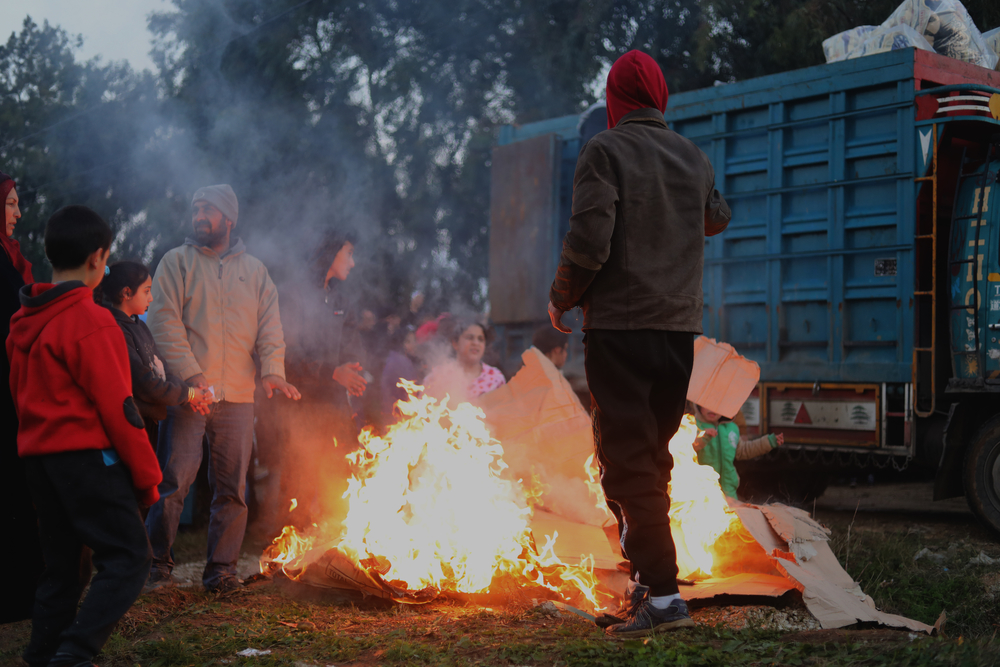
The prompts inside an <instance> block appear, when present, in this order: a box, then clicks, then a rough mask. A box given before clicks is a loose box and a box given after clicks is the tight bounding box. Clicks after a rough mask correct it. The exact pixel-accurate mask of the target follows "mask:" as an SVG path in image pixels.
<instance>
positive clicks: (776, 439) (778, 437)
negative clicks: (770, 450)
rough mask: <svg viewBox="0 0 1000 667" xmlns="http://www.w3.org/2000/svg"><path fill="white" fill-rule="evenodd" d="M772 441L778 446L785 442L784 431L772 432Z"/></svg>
mask: <svg viewBox="0 0 1000 667" xmlns="http://www.w3.org/2000/svg"><path fill="white" fill-rule="evenodd" d="M774 442H775V444H776V445H777V446H778V447H781V446H782V445H783V444H785V434H784V433H775V434H774Z"/></svg>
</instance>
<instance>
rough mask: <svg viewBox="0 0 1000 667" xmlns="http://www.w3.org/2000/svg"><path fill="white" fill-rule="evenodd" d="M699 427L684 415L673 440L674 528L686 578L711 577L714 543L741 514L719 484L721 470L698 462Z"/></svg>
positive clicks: (671, 489)
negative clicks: (716, 470)
mask: <svg viewBox="0 0 1000 667" xmlns="http://www.w3.org/2000/svg"><path fill="white" fill-rule="evenodd" d="M697 437H698V427H697V425H696V424H695V421H694V417H693V416H692V415H684V419H683V420H682V421H681V426H680V428H679V429H677V433H676V435H674V437H673V438H671V440H670V454H671V455H672V456H673V457H674V469H673V472H672V473H671V475H670V486H669V487H668V488H669V493H670V531H671V533H672V534H673V537H674V544H675V546H676V547H677V568H678V570H679V573H678V576H679V577H680V578H682V579H692V578H695V579H697V578H704V577H708V576H711V574H712V570H713V568H714V567H715V566H716V561H715V558H716V556H715V554H714V550H713V546H714V545H715V543H716V541H717V540H718V539H719V538H720V537H722V535H723V534H724V533H726V531H728V530H730V528H732V527H735V526H738V525H739V517H737V516H736V513H735V512H733V511H732V510H731V509H730V508H729V502H728V501H727V500H726V496H725V494H723V493H722V487H721V486H719V473H717V472H715V470H714V469H712V468H711V467H710V466H704V465H701V464H699V463H698V455H697V454H696V453H695V451H694V441H695V439H696V438H697Z"/></svg>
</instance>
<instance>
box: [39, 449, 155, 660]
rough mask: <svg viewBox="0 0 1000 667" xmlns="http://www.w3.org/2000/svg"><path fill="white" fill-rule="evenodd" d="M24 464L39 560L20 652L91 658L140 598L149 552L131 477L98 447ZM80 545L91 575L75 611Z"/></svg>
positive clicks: (79, 586) (41, 657)
mask: <svg viewBox="0 0 1000 667" xmlns="http://www.w3.org/2000/svg"><path fill="white" fill-rule="evenodd" d="M24 463H25V469H26V473H27V477H28V486H29V487H30V489H31V495H32V498H33V499H34V501H35V508H36V509H37V511H38V524H39V532H40V533H41V540H42V554H43V556H44V559H45V571H44V573H43V574H42V578H41V580H40V581H39V583H38V590H37V592H36V594H35V610H34V614H33V616H32V625H31V643H30V644H29V645H28V650H27V651H26V652H25V654H24V659H25V660H26V661H27V662H28V663H29V664H31V665H36V664H45V663H46V662H47V661H48V660H49V659H50V658H51V657H52V656H53V655H54V654H55V653H56V652H60V653H70V654H73V655H75V656H79V657H80V658H81V659H90V658H93V656H94V655H96V654H97V652H98V651H100V650H101V647H102V646H104V642H106V641H107V640H108V637H110V636H111V632H112V631H113V630H114V627H115V624H116V623H117V622H118V620H119V619H120V618H121V617H122V616H124V615H125V612H127V611H128V610H129V607H131V606H132V603H133V602H135V599H136V598H137V597H139V593H140V592H141V591H142V587H143V584H145V582H146V577H147V576H148V575H149V566H150V563H151V562H152V559H153V552H152V550H151V549H150V547H149V540H148V539H147V537H146V529H145V527H144V526H143V523H142V519H141V518H140V517H139V505H138V503H137V502H136V499H135V495H134V493H133V490H132V478H131V476H130V475H129V471H128V469H127V468H126V467H125V464H124V463H122V462H121V461H119V462H117V463H115V464H113V465H110V466H107V465H105V464H104V457H103V455H102V454H101V452H100V451H97V450H84V451H79V452H63V453H59V454H46V455H42V456H32V457H26V458H25V459H24ZM84 544H86V545H87V546H89V547H90V548H91V549H92V550H93V563H94V566H95V567H96V568H97V574H96V575H95V576H94V578H93V580H92V581H91V584H90V591H89V592H88V593H87V597H86V598H85V599H84V601H83V605H82V606H81V607H80V609H79V612H78V611H77V605H78V604H79V602H80V595H81V594H82V593H83V584H82V583H81V581H80V551H81V549H82V548H83V545H84Z"/></svg>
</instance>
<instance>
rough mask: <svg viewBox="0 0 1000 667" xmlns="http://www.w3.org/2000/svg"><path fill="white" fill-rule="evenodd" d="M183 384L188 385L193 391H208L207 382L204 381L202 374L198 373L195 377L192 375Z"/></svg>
mask: <svg viewBox="0 0 1000 667" xmlns="http://www.w3.org/2000/svg"><path fill="white" fill-rule="evenodd" d="M185 382H187V383H188V385H190V386H192V387H194V388H195V389H208V380H206V379H205V376H204V374H202V373H198V374H197V375H192V376H191V377H189V378H188V379H187V380H185Z"/></svg>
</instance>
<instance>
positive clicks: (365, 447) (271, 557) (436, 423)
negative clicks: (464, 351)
mask: <svg viewBox="0 0 1000 667" xmlns="http://www.w3.org/2000/svg"><path fill="white" fill-rule="evenodd" d="M400 386H401V387H403V388H404V389H406V391H407V393H408V394H409V400H407V401H400V402H398V403H397V404H396V409H397V410H398V411H399V413H400V414H401V416H402V419H401V421H400V422H398V423H396V424H394V425H392V426H390V427H389V429H388V431H387V432H386V433H385V435H382V436H378V435H375V434H374V433H373V432H372V431H370V430H366V431H365V432H363V433H362V434H361V437H360V438H359V440H360V444H361V447H360V448H359V449H357V450H356V451H354V452H352V453H350V454H348V455H347V458H348V460H349V462H350V463H351V465H352V468H353V475H352V477H351V479H349V480H348V489H347V492H346V493H345V494H344V497H345V498H346V499H347V501H348V505H349V509H348V513H347V517H346V518H345V519H344V522H343V526H342V528H343V533H342V535H341V537H340V539H339V541H335V543H334V546H335V547H336V548H338V549H339V550H340V551H341V552H343V553H344V554H346V555H347V556H348V557H349V558H350V559H351V560H352V561H353V562H355V563H358V564H364V563H374V562H378V563H379V564H380V568H379V571H378V573H379V575H380V576H381V578H382V579H383V580H385V581H390V582H392V584H393V585H394V586H396V587H399V588H405V589H407V590H410V591H419V590H422V589H436V590H440V591H454V592H461V593H482V592H487V591H488V590H489V587H490V585H491V583H492V582H493V580H494V578H495V577H496V576H498V575H504V574H507V575H513V576H516V577H520V578H523V579H526V580H527V581H531V582H534V583H536V584H538V585H541V586H544V587H546V588H548V589H549V590H552V591H554V592H557V593H559V594H560V595H561V596H563V597H564V598H566V599H570V598H572V597H576V596H578V595H580V596H582V597H583V598H584V599H586V600H587V601H588V602H589V603H590V604H591V606H592V607H593V608H595V609H597V608H599V607H600V605H599V604H598V596H597V593H596V591H595V589H596V586H597V579H596V578H595V577H594V574H593V558H592V557H591V558H588V557H581V564H580V565H570V564H567V563H564V562H562V561H561V560H560V559H559V558H558V557H557V556H556V554H555V550H554V544H555V538H556V536H555V535H552V536H545V543H544V545H543V546H542V547H541V548H540V549H538V548H537V546H536V544H535V541H534V539H533V537H532V534H531V528H530V519H531V515H532V504H533V503H537V500H538V496H539V495H540V493H541V492H542V489H543V484H542V482H541V480H540V479H539V478H538V476H537V475H535V476H534V477H533V480H532V481H531V483H529V485H527V486H528V488H527V489H526V488H525V485H523V484H522V483H521V482H520V481H519V480H513V479H510V476H509V474H505V472H506V470H507V464H506V463H505V462H504V460H503V447H502V446H501V444H500V443H499V442H498V441H497V440H495V439H493V438H492V437H491V436H490V434H489V431H488V429H487V427H486V423H485V422H484V420H483V413H482V411H481V410H480V409H479V408H476V407H475V406H473V405H471V404H469V403H460V404H458V405H457V407H454V408H451V407H449V405H448V397H445V399H444V400H441V401H438V400H436V399H434V398H432V397H430V396H427V395H424V394H423V393H422V391H421V388H420V387H419V386H418V385H416V384H414V383H411V382H406V381H401V382H400ZM314 543H315V540H314V539H313V540H312V541H307V540H305V539H303V537H302V536H301V535H299V534H298V533H297V532H296V531H295V530H294V528H291V527H288V528H286V529H285V531H283V532H282V535H281V536H279V537H278V538H277V539H276V540H275V542H274V544H273V545H271V546H270V547H268V549H267V550H265V554H264V556H263V558H262V564H263V563H264V561H268V563H269V567H275V565H270V563H273V564H278V565H280V567H281V569H282V570H283V571H284V572H285V573H286V574H288V573H289V571H291V572H292V574H293V575H295V574H301V572H297V570H296V567H297V566H301V563H302V558H303V557H304V555H305V552H306V551H308V549H310V548H312V546H313V544H314ZM262 568H263V565H262Z"/></svg>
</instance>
